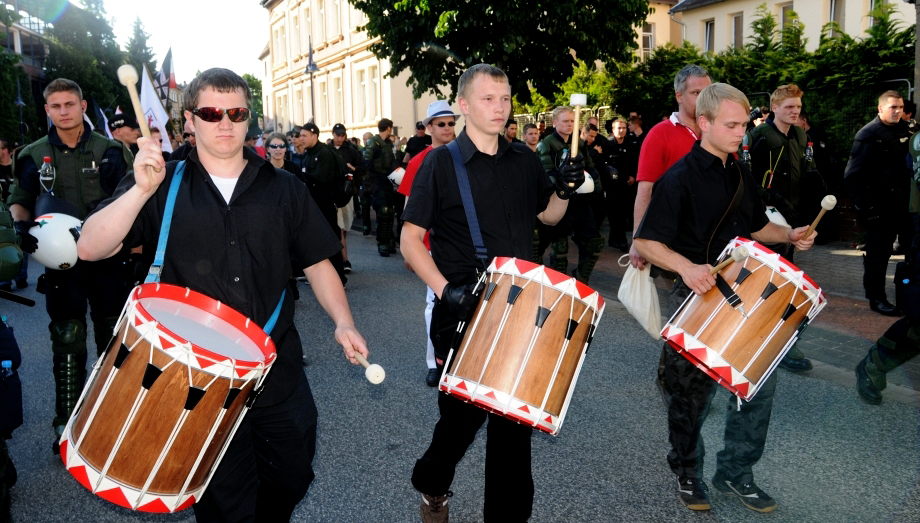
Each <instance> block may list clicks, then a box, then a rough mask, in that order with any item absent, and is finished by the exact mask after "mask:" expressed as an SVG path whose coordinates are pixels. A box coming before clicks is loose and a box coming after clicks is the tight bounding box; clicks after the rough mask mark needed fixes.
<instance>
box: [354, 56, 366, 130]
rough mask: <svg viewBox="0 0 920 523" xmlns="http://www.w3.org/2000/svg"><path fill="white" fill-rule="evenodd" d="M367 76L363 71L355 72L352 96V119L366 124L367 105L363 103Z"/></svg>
mask: <svg viewBox="0 0 920 523" xmlns="http://www.w3.org/2000/svg"><path fill="white" fill-rule="evenodd" d="M366 84H367V75H366V73H365V71H364V70H363V69H359V70H357V71H355V92H354V94H353V96H352V100H354V111H355V114H354V119H355V121H356V122H366V121H367V120H368V118H367V104H365V103H364V91H365V90H366V89H367V86H366Z"/></svg>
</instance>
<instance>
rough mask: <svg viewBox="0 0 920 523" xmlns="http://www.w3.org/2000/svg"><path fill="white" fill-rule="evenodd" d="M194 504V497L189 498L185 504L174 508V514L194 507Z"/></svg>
mask: <svg viewBox="0 0 920 523" xmlns="http://www.w3.org/2000/svg"><path fill="white" fill-rule="evenodd" d="M194 504H195V496H189V498H188V499H187V500H185V503H183V504H181V505H179V506H178V507H176V512H179V511H182V510H185V509H187V508H189V507H191V506H192V505H194Z"/></svg>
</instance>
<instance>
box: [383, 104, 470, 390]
mask: <svg viewBox="0 0 920 523" xmlns="http://www.w3.org/2000/svg"><path fill="white" fill-rule="evenodd" d="M458 116H460V115H459V114H456V113H454V111H453V110H452V109H451V108H450V104H449V103H448V102H447V100H436V101H434V102H431V103H430V104H428V114H427V116H426V117H425V119H424V120H422V121H421V122H420V123H422V124H423V125H424V127H425V129H427V130H428V135H429V136H431V146H429V147H426V148H425V149H422V151H421V152H419V153H418V154H417V155H415V156H414V157H412V159H411V160H409V165H407V166H406V174H405V176H403V179H402V182H401V183H400V184H399V189H397V191H399V193H400V194H402V195H403V196H405V197H406V201H407V202H408V198H409V194H410V193H411V192H412V182H413V181H414V180H415V175H416V173H418V170H419V168H420V167H421V166H422V162H424V161H425V157H427V156H428V153H430V152H431V151H433V150H434V149H436V148H438V147H440V146H442V145H447V144H449V143H450V142H452V141H454V138H455V137H456V136H455V134H454V127H455V126H456V125H457V117H458ZM425 246H426V247H428V248H429V249H430V244H429V242H428V238H427V236H426V238H425ZM427 289H428V290H427V293H426V295H425V332H426V333H427V332H428V331H430V330H431V311H432V309H434V291H433V290H431V287H428V288H427ZM426 339H427V350H426V351H425V362H426V363H427V365H428V374H426V375H425V384H426V385H428V386H429V387H434V386H435V385H437V384H438V376H439V373H438V366H437V363H436V362H435V359H434V345H432V344H431V339H430V338H429V337H428V336H427V335H426Z"/></svg>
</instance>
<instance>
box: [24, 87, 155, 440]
mask: <svg viewBox="0 0 920 523" xmlns="http://www.w3.org/2000/svg"><path fill="white" fill-rule="evenodd" d="M44 97H45V113H46V114H47V115H48V117H49V118H50V119H51V122H52V126H51V128H50V129H49V130H48V135H47V136H44V137H42V138H39V139H38V140H37V141H35V142H33V143H31V144H29V145H27V146H26V147H24V148H23V149H22V150H21V151H20V152H19V154H18V155H17V157H16V162H15V165H14V173H15V175H14V176H15V180H14V185H13V187H12V190H11V194H10V197H9V199H8V203H9V204H10V212H11V213H12V215H13V219H14V220H15V221H16V224H15V226H16V230H17V232H19V234H20V237H21V246H22V250H23V251H25V252H28V253H33V252H35V250H36V248H37V247H38V240H36V239H35V237H34V236H32V235H31V234H29V229H30V228H31V227H32V226H33V225H36V222H34V221H32V220H33V218H34V217H35V216H37V215H41V214H45V213H47V212H66V213H67V214H71V215H73V216H75V217H77V218H79V219H83V218H85V217H86V215H87V214H88V213H89V212H90V211H92V210H93V209H94V208H95V207H96V204H98V203H99V202H100V201H102V200H103V199H105V198H107V197H109V196H110V195H111V194H112V191H114V190H115V187H116V186H117V185H118V181H119V180H120V179H121V178H122V177H123V176H124V175H125V173H126V172H127V171H128V166H129V165H130V164H131V161H132V156H131V153H130V152H129V151H128V150H127V149H126V148H125V147H124V146H123V145H122V144H121V143H120V142H117V141H115V140H110V139H108V138H106V137H104V136H102V135H101V134H98V133H94V132H92V131H91V130H90V127H89V124H88V123H86V122H85V121H84V118H83V115H84V113H85V111H86V101H85V100H84V99H83V92H82V90H81V89H80V86H79V85H77V83H76V82H74V81H72V80H68V79H66V78H58V79H56V80H53V81H52V82H51V83H50V84H48V87H46V88H45V91H44ZM45 157H48V158H50V159H51V165H52V166H53V167H54V170H55V175H54V176H53V177H52V178H51V179H40V178H39V172H38V170H39V166H41V165H42V163H43V160H44V158H45ZM160 159H161V160H162V157H161V158H160ZM112 254H114V256H113V257H112V258H110V259H108V260H105V261H101V262H97V263H89V262H84V261H82V260H81V261H80V262H79V263H77V264H76V265H75V266H74V267H72V268H70V269H68V270H53V269H46V270H45V273H44V274H43V275H42V276H40V277H39V279H38V286H37V290H38V292H40V293H43V294H44V295H45V309H46V310H47V312H48V316H49V317H50V319H51V322H50V323H49V324H48V330H49V331H50V334H51V351H52V353H53V355H54V356H53V359H52V370H53V372H54V385H55V386H54V396H55V411H54V420H53V421H52V426H53V427H54V431H55V440H54V443H53V446H52V449H53V451H54V452H57V450H58V448H57V440H58V439H59V438H60V435H61V433H62V432H63V430H64V425H65V424H66V423H67V419H68V418H69V417H70V413H71V411H72V410H73V408H74V407H75V406H76V403H77V399H78V398H79V396H80V391H81V390H82V389H83V381H84V380H85V379H86V328H87V325H86V311H87V307H88V308H89V310H90V317H91V318H92V320H93V330H94V332H95V339H96V352H97V354H101V353H102V351H103V350H105V347H106V344H107V343H108V341H109V339H110V338H111V337H112V331H113V330H114V328H115V323H116V322H117V321H118V315H119V313H120V312H121V309H122V306H123V305H124V303H125V299H126V298H127V296H128V292H129V291H130V283H129V282H130V277H131V276H130V274H129V272H128V271H127V267H126V266H125V261H126V257H127V256H126V252H118V253H114V252H113V253H112Z"/></svg>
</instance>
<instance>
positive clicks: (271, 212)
mask: <svg viewBox="0 0 920 523" xmlns="http://www.w3.org/2000/svg"><path fill="white" fill-rule="evenodd" d="M244 151H245V152H244V157H245V158H246V160H247V161H248V163H247V164H246V167H245V168H244V169H243V172H242V174H241V175H240V177H239V180H238V181H237V184H236V187H235V188H234V190H233V196H232V197H231V198H230V203H227V202H226V201H225V200H224V198H223V196H221V194H220V191H218V189H217V187H216V186H215V185H214V182H213V181H212V180H211V177H210V176H209V175H208V173H207V172H206V171H205V169H204V167H203V166H202V165H201V162H200V161H199V159H198V153H197V150H192V152H191V153H190V154H189V156H188V159H187V160H186V166H185V173H184V174H183V176H182V180H181V182H180V188H179V193H178V196H177V197H176V203H175V210H174V212H173V217H172V226H171V228H170V231H169V242H168V244H167V247H166V256H165V260H164V263H163V271H162V273H161V278H160V281H161V282H163V283H171V284H175V285H181V286H183V287H188V288H190V289H192V290H195V291H198V292H201V293H203V294H205V295H207V296H209V297H211V298H213V299H215V300H220V301H221V302H222V303H225V304H227V305H229V306H231V307H233V308H234V309H236V310H237V311H239V312H241V313H242V314H244V315H245V316H247V317H249V318H251V319H252V320H253V321H254V322H256V323H258V324H259V325H265V323H266V322H267V321H268V319H269V317H270V316H271V314H272V312H274V310H275V307H276V306H277V304H278V300H279V298H280V296H281V291H282V290H284V289H285V287H286V286H287V283H288V279H289V278H290V275H291V274H292V272H293V269H294V268H295V267H296V269H298V270H300V269H304V268H306V267H309V266H311V265H313V264H314V263H317V262H319V261H321V260H324V259H326V258H328V257H330V256H332V255H333V254H335V252H337V251H338V250H340V249H341V248H342V246H341V244H340V243H339V241H338V238H336V237H335V235H333V234H332V231H331V230H330V228H329V224H328V223H327V222H326V220H325V219H324V218H323V216H322V214H321V213H320V212H319V209H318V208H317V206H316V204H315V203H314V202H313V198H312V197H311V196H310V193H309V189H307V187H306V186H305V185H304V184H303V183H301V182H300V181H299V180H297V179H296V178H295V177H294V176H293V175H291V174H289V173H287V172H285V171H282V170H280V169H275V168H274V167H272V165H271V164H270V163H268V162H267V161H265V160H264V159H262V158H260V157H259V156H258V155H257V154H256V153H255V152H253V151H250V150H248V149H244ZM176 165H177V163H175V162H171V163H169V164H168V165H167V169H166V178H165V179H164V180H163V183H162V184H160V187H159V188H158V189H157V192H156V193H155V194H154V195H153V196H151V197H150V199H149V200H147V203H146V204H145V205H144V207H143V208H142V209H141V211H140V213H139V214H138V217H137V219H136V220H135V221H134V224H133V225H132V227H131V231H130V232H129V234H128V236H127V237H126V238H125V240H124V243H125V245H143V247H144V252H146V253H153V252H154V251H155V250H156V245H157V239H158V237H159V232H160V224H161V222H162V220H163V209H164V207H165V204H166V195H167V192H168V191H169V185H170V183H171V181H172V177H173V173H174V172H175V169H176ZM133 185H134V177H133V176H126V177H125V178H124V179H123V180H122V182H121V183H120V184H119V185H118V188H117V189H116V191H115V194H114V195H113V196H112V198H110V199H108V200H106V201H104V202H103V203H102V204H101V205H100V206H99V208H100V209H101V208H102V207H104V206H106V205H108V204H109V203H111V202H112V201H113V200H115V199H116V198H118V197H119V196H121V195H122V194H123V193H125V192H126V191H127V190H128V189H130V188H131V186H133ZM293 320H294V302H293V300H292V298H291V295H290V293H288V294H287V295H286V297H285V299H284V303H283V306H282V309H281V314H280V316H279V317H278V322H277V324H276V325H275V327H274V329H273V330H272V332H271V335H272V339H273V340H274V341H275V346H276V348H277V350H278V359H277V360H276V362H275V364H274V367H273V369H272V371H271V374H270V375H269V378H268V380H267V382H266V384H267V386H266V388H265V391H264V392H263V394H262V396H260V398H259V401H260V403H262V404H267V403H274V402H276V401H280V400H282V399H284V398H285V397H287V395H289V394H290V392H291V390H292V387H293V386H294V385H295V384H296V383H298V381H299V379H302V376H303V370H302V365H301V355H302V350H301V345H300V339H299V336H297V332H296V329H295V327H294V324H293ZM298 373H299V374H300V376H298V375H297V374H298Z"/></svg>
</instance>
